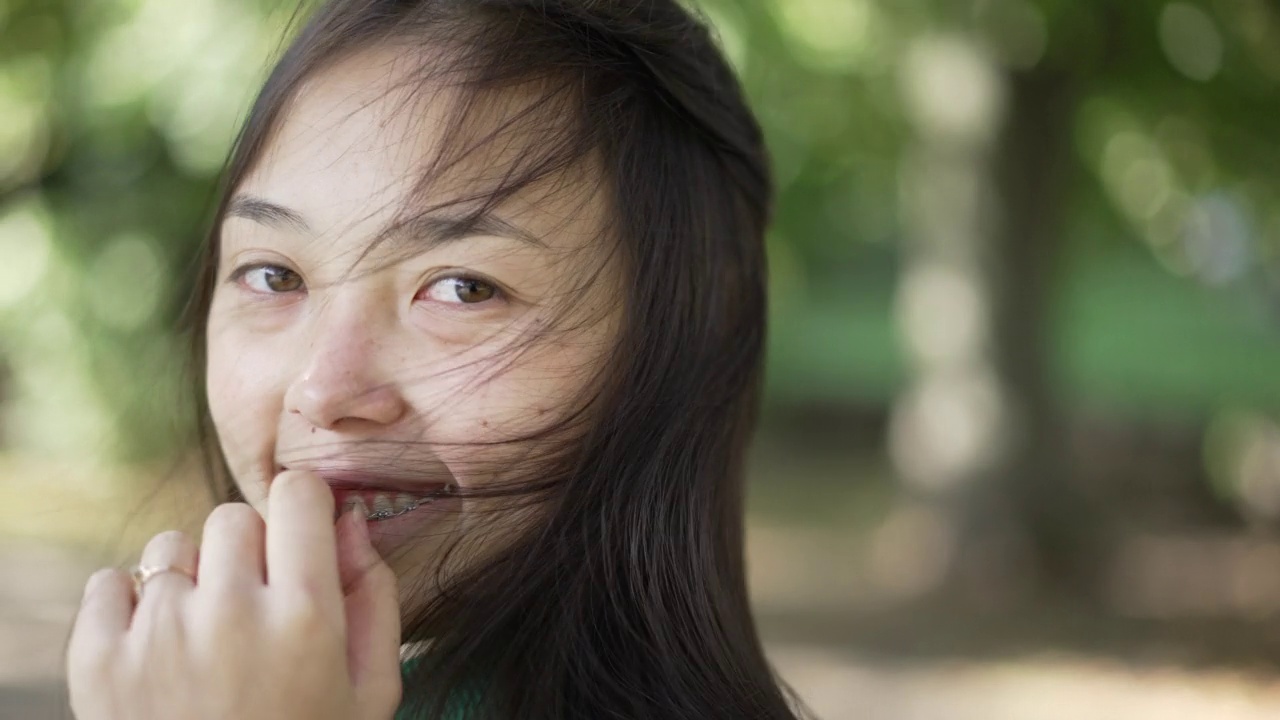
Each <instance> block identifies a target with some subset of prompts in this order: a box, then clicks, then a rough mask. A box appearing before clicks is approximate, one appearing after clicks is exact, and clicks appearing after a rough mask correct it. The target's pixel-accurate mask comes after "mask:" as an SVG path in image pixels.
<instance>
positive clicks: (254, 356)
mask: <svg viewBox="0 0 1280 720" xmlns="http://www.w3.org/2000/svg"><path fill="white" fill-rule="evenodd" d="M207 341H208V362H207V365H206V382H205V391H206V395H207V397H208V401H209V414H210V416H211V417H212V419H213V424H214V428H215V430H216V431H217V434H218V441H219V442H220V443H221V445H222V450H223V453H224V454H225V455H226V457H227V462H228V463H229V464H230V465H231V471H232V473H233V474H234V475H235V476H236V478H237V480H240V479H242V478H243V477H244V473H245V472H248V471H249V470H251V469H252V468H253V467H254V465H255V464H256V463H257V462H258V461H259V458H261V457H262V455H263V453H265V452H267V449H269V447H270V444H271V443H273V442H274V441H275V430H276V423H277V421H278V418H279V414H280V403H281V402H282V400H281V398H282V392H281V390H280V389H279V388H278V387H275V386H276V385H277V383H274V382H273V381H272V379H271V378H272V377H273V375H275V374H276V372H277V370H278V368H277V367H275V366H276V365H278V362H279V361H278V359H276V360H275V361H274V362H273V361H272V359H271V354H270V353H268V352H264V351H262V350H260V349H258V348H256V347H255V345H254V344H252V343H248V342H244V341H243V339H241V338H237V337H235V335H234V333H228V332H223V331H219V330H218V328H216V327H215V326H211V328H210V331H209V333H208V338H207Z"/></svg>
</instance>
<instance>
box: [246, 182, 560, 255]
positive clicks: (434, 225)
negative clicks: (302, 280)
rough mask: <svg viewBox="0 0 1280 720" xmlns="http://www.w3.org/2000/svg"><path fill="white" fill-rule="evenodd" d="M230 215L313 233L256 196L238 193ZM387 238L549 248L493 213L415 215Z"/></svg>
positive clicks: (299, 220) (298, 215)
mask: <svg viewBox="0 0 1280 720" xmlns="http://www.w3.org/2000/svg"><path fill="white" fill-rule="evenodd" d="M226 215H227V217H239V218H244V219H246V220H252V221H254V222H256V223H258V224H260V225H265V226H267V227H270V228H274V229H276V230H284V231H292V232H298V233H307V234H310V233H312V232H313V230H312V229H311V225H310V224H308V223H307V220H306V218H305V217H303V216H302V214H301V213H299V212H298V211H296V210H292V209H290V208H287V207H285V206H283V205H280V204H279V203H274V202H271V201H270V200H267V199H265V198H261V197H257V196H255V195H248V194H243V193H241V194H238V195H236V196H235V197H233V198H232V199H231V202H230V203H228V204H227V213H226ZM380 235H382V236H384V237H391V236H394V237H401V236H407V237H411V238H417V239H426V240H427V241H428V242H429V243H430V244H431V245H433V246H435V245H444V244H447V243H450V242H455V241H457V240H462V239H464V238H467V237H473V236H476V235H495V236H498V237H507V238H511V239H513V240H519V241H520V242H522V243H526V244H529V245H536V246H538V247H546V246H547V244H546V242H545V241H543V239H542V238H540V237H538V236H537V235H535V234H533V233H531V232H529V231H528V230H525V229H524V228H522V227H520V226H518V225H515V224H514V223H511V222H510V221H508V220H504V219H503V218H501V217H498V216H497V215H494V214H493V213H490V212H482V213H479V214H477V213H467V214H463V215H448V214H444V213H432V214H427V215H421V216H419V217H416V218H413V219H411V220H409V221H408V222H406V223H404V224H403V225H402V226H400V227H398V228H395V229H394V230H393V231H392V232H391V233H390V235H386V234H381V233H380Z"/></svg>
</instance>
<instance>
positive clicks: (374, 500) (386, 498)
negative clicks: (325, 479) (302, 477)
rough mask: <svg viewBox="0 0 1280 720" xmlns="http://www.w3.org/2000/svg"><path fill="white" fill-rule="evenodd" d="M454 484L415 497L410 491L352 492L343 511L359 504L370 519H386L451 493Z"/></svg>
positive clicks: (346, 499) (344, 503) (345, 501)
mask: <svg viewBox="0 0 1280 720" xmlns="http://www.w3.org/2000/svg"><path fill="white" fill-rule="evenodd" d="M452 492H453V486H452V485H448V486H445V487H443V488H441V489H440V490H436V491H433V492H432V493H431V494H429V495H424V496H420V497H415V496H413V495H410V494H408V493H354V492H353V493H351V494H350V495H348V496H347V497H346V498H345V499H344V500H343V501H342V510H341V513H346V512H348V511H350V510H351V509H352V508H354V507H356V506H357V504H358V505H359V506H360V508H361V509H363V510H364V511H365V517H366V518H368V519H369V520H386V519H388V518H393V517H396V516H398V515H403V514H405V513H407V512H409V511H411V510H416V509H418V508H419V507H421V506H423V505H427V504H429V503H432V502H434V501H435V500H436V499H437V498H439V497H441V496H445V495H449V494H451V493H452ZM341 513H340V514H341Z"/></svg>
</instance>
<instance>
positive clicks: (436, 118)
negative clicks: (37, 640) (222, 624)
mask: <svg viewBox="0 0 1280 720" xmlns="http://www.w3.org/2000/svg"><path fill="white" fill-rule="evenodd" d="M394 58H395V54H394V53H389V52H385V51H377V52H366V53H363V54H358V55H355V56H353V57H351V58H349V59H347V60H346V61H344V62H342V63H339V64H337V65H335V66H333V67H331V68H330V69H328V70H326V71H324V72H323V73H322V74H320V75H319V76H318V77H316V78H315V79H314V80H313V81H312V82H310V83H308V85H307V86H306V87H305V89H304V91H303V92H302V93H301V94H300V95H299V97H298V99H297V102H295V103H294V104H293V105H291V107H290V110H289V112H288V114H287V115H286V116H285V118H284V120H283V124H282V126H281V127H280V128H279V130H278V132H277V133H276V134H275V135H274V137H273V139H272V140H271V142H270V143H269V144H268V146H267V148H266V149H265V150H264V153H263V155H262V157H261V158H260V159H259V162H258V163H257V165H256V167H255V169H254V170H253V171H252V172H251V173H250V174H249V176H248V177H247V178H246V179H245V180H244V182H243V184H242V185H241V186H240V187H239V188H237V191H238V192H239V193H242V194H248V195H252V196H255V197H259V198H265V199H268V200H270V201H271V202H273V203H277V204H279V205H282V206H285V207H287V208H290V209H291V210H293V211H295V212H296V213H298V214H299V215H301V216H302V217H303V218H305V219H306V222H307V224H308V225H309V227H310V230H311V232H309V233H303V232H298V231H295V230H292V229H282V228H278V227H268V226H267V225H265V224H262V223H259V222H256V221H254V220H252V219H247V218H243V217H228V218H226V219H225V221H224V223H223V232H222V237H221V254H220V258H219V265H220V267H219V277H218V284H217V290H216V292H215V295H214V298H213V302H212V306H211V309H210V314H209V324H208V366H207V370H208V373H207V376H208V385H207V390H208V396H209V405H210V411H211V414H212V417H213V421H214V424H215V427H216V429H217V434H218V439H219V442H220V443H221V446H222V450H223V453H224V455H225V457H226V459H227V463H228V466H229V468H230V470H231V473H232V475H233V476H234V478H235V481H236V483H237V484H238V486H239V487H240V489H241V491H242V492H243V494H244V496H245V498H246V499H247V500H248V502H249V503H250V504H251V505H252V506H253V507H254V508H255V509H257V510H258V512H259V513H260V514H261V515H262V516H263V517H266V516H267V509H266V498H267V488H268V483H269V482H270V480H271V478H272V477H273V475H274V473H275V469H276V466H277V463H278V462H283V463H285V464H289V465H290V466H291V467H294V466H297V465H298V464H305V463H307V462H313V463H314V462H316V461H317V460H318V459H326V458H328V459H332V458H334V457H338V458H348V459H349V458H352V457H357V456H358V457H365V458H367V457H368V453H369V450H367V449H364V448H368V447H370V445H369V443H371V442H376V443H383V442H392V443H413V445H411V446H407V447H413V448H415V451H414V452H422V451H424V450H429V451H430V454H431V456H432V457H433V458H434V459H435V460H437V461H439V462H443V463H444V465H445V466H447V467H448V468H449V470H450V471H451V472H452V473H453V475H454V477H456V479H457V481H458V483H459V484H460V485H463V486H465V487H476V486H480V485H483V484H485V483H487V482H493V481H494V480H496V479H499V478H498V477H497V476H496V475H495V470H500V471H504V472H510V471H512V470H514V471H516V472H518V471H519V470H520V469H521V468H519V467H515V468H512V467H510V466H511V465H512V464H513V463H514V458H517V457H525V456H528V455H529V450H530V448H529V446H527V445H502V444H497V445H492V444H487V443H493V442H495V441H497V442H501V441H504V440H509V439H510V438H513V437H520V436H523V435H526V434H529V433H532V432H535V431H537V430H538V429H539V428H543V427H546V426H547V425H548V424H550V423H554V422H556V421H557V420H558V419H560V418H562V417H563V413H564V412H568V411H570V409H571V405H572V404H571V402H570V400H571V399H573V398H575V397H577V396H578V395H579V394H580V393H581V392H582V391H583V390H584V388H585V386H586V385H587V384H588V383H590V382H593V378H594V376H595V373H596V372H597V371H598V369H599V368H600V367H601V366H602V364H603V361H604V354H605V352H606V351H607V348H608V347H609V344H610V339H611V338H612V337H613V335H614V333H615V332H616V328H617V317H616V312H617V311H616V309H615V306H617V305H619V303H617V302H616V293H617V292H619V289H618V288H619V287H620V283H614V282H612V281H611V280H608V278H612V277H613V276H614V275H613V274H612V273H605V274H602V275H600V277H602V278H606V280H599V281H597V282H596V284H595V285H594V286H593V287H592V288H591V289H590V291H589V292H588V293H587V294H586V296H585V297H584V298H583V299H582V300H581V301H578V302H575V304H573V305H572V306H566V305H565V304H564V303H563V302H562V301H561V298H562V297H564V296H565V292H564V291H565V289H566V288H574V287H576V286H577V283H580V282H581V279H582V278H583V277H585V276H586V274H585V269H586V268H588V267H591V266H592V264H593V263H599V262H602V258H603V257H604V254H603V253H602V252H601V251H600V248H599V247H598V245H599V244H600V242H601V241H600V239H599V237H600V228H601V226H602V224H603V222H602V218H603V214H604V212H605V210H604V208H605V201H604V199H603V197H601V196H600V195H599V194H597V192H596V191H595V190H592V189H588V186H587V185H586V184H585V183H586V180H585V177H586V176H588V175H590V173H586V172H582V171H579V172H578V173H577V178H578V179H570V180H564V179H557V181H558V184H557V185H556V187H559V188H568V189H569V190H572V192H565V191H557V192H556V193H555V194H548V189H547V188H537V187H534V188H529V189H528V190H527V191H525V192H522V193H521V194H519V195H518V196H516V197H515V198H513V199H511V200H510V201H507V202H504V203H503V205H502V206H500V207H499V208H498V213H500V214H501V215H502V217H503V218H504V219H505V220H507V221H508V222H510V223H511V224H513V225H517V226H519V227H520V228H522V229H523V230H526V231H527V232H529V233H531V234H533V235H535V236H538V237H540V238H541V239H542V241H543V242H544V244H545V246H544V247H538V246H534V245H531V244H529V243H526V242H521V241H519V240H516V239H512V238H508V237H500V236H482V237H473V238H468V239H465V240H461V241H458V242H453V243H448V244H444V245H442V246H440V247H438V248H435V249H432V250H430V251H428V252H425V253H423V254H421V255H418V256H415V257H411V258H407V259H404V258H403V257H401V258H400V261H398V262H394V263H391V264H387V263H385V262H384V263H383V265H386V266H385V267H381V268H380V269H378V270H377V271H375V272H371V273H356V274H355V275H354V276H352V277H348V276H346V275H345V274H344V270H345V269H346V268H349V267H350V264H349V263H350V259H351V258H354V257H357V256H359V254H360V253H361V252H362V251H363V250H364V249H365V248H366V247H367V246H368V243H369V240H370V239H371V238H372V237H374V236H375V235H376V233H377V231H378V230H379V229H380V228H381V227H382V226H383V225H384V224H386V223H387V222H388V221H389V220H390V219H391V218H392V217H393V216H394V215H395V214H396V212H397V211H399V210H400V209H401V208H402V207H403V206H404V205H405V204H406V203H407V202H409V191H410V189H411V187H412V185H413V182H414V180H415V179H416V177H417V174H416V173H417V171H418V168H419V167H420V165H421V164H422V163H424V162H426V161H427V160H428V159H429V158H430V157H431V156H432V154H433V153H434V152H435V151H436V150H437V147H436V145H435V144H436V143H437V142H438V139H439V132H440V130H439V128H440V122H441V117H443V113H444V112H445V111H446V110H447V109H448V103H447V96H445V94H444V93H439V94H438V97H437V98H436V99H434V100H433V103H428V104H427V105H426V106H425V107H424V106H423V105H422V104H415V103H405V104H402V103H401V102H400V100H401V99H402V96H401V95H399V94H398V92H399V91H394V92H390V93H388V87H389V85H390V84H391V83H392V82H393V81H394V79H395V71H394V67H393V65H392V64H391V61H392V60H394ZM405 108H410V109H411V110H414V109H416V110H414V111H417V112H420V113H423V114H422V115H419V116H418V117H416V118H414V120H415V122H413V123H412V124H411V123H409V122H408V119H407V118H404V117H402V115H403V113H405V112H406V110H405ZM406 128H410V129H412V132H411V133H408V134H406V133H405V129H406ZM491 160H492V158H489V159H488V160H487V161H486V163H483V164H482V165H485V166H483V167H474V165H476V163H471V164H468V163H465V162H464V163H463V164H462V165H461V166H460V167H461V168H462V170H463V171H462V172H459V173H455V175H456V177H448V178H445V179H443V180H442V181H441V182H439V183H437V184H436V186H433V192H435V193H437V194H438V195H442V196H447V195H448V194H449V193H451V192H452V193H454V194H459V193H465V192H467V191H468V188H469V187H474V183H473V182H472V180H471V177H475V176H484V177H493V176H494V170H493V167H491V166H488V165H487V163H488V162H489V161H491ZM468 169H470V170H471V171H472V172H471V175H470V176H468V173H467V172H465V171H466V170H468ZM468 183H472V185H471V186H469V185H468ZM596 185H597V184H595V183H593V184H592V185H591V187H595V186H596ZM548 187H550V186H548ZM374 254H375V255H376V254H377V251H375V253H374ZM378 260H384V258H378V257H371V258H370V261H371V262H373V261H378ZM254 263H259V264H261V263H270V264H271V265H272V266H279V267H283V268H287V269H288V270H289V271H291V272H294V273H296V274H297V275H298V276H300V277H301V281H302V283H301V284H302V285H305V290H304V291H300V292H292V293H273V292H271V291H269V288H266V289H267V290H268V291H267V292H263V290H264V288H265V287H266V286H263V284H262V278H264V277H266V275H264V274H263V272H261V271H254V272H253V273H250V274H248V275H245V276H244V277H243V278H241V279H240V280H239V281H235V280H232V279H230V275H231V274H232V273H233V272H235V271H236V269H237V268H239V267H245V266H249V265H252V264H254ZM448 272H455V273H462V274H467V273H473V274H475V275H476V276H478V277H480V278H482V279H486V281H491V282H493V283H494V284H496V285H497V286H499V288H500V289H501V291H502V297H501V298H495V299H489V300H485V301H484V302H482V303H476V304H474V305H468V304H466V303H464V302H461V301H460V300H459V298H458V295H457V293H456V291H453V294H452V295H451V294H450V293H451V288H453V287H454V286H453V285H450V282H451V281H449V280H448V279H447V278H443V277H442V276H443V274H444V273H448ZM566 312H567V313H568V314H567V315H564V313H566ZM584 319H585V320H586V321H585V322H584ZM558 322H563V323H564V325H563V327H572V328H573V331H572V333H565V334H563V335H561V336H555V337H554V341H553V342H547V343H535V344H534V345H533V346H532V347H530V348H522V349H521V353H520V354H519V356H518V360H517V361H515V362H514V363H511V364H507V363H504V362H502V361H501V358H502V352H503V350H504V348H506V347H508V346H509V345H510V344H511V343H512V342H514V341H516V340H519V339H520V338H521V337H522V332H523V331H526V330H528V329H530V328H541V327H547V326H551V327H556V325H555V323H558ZM495 357H496V358H498V362H496V363H495V362H494V358H495ZM498 366H500V367H501V370H500V371H496V374H495V369H494V368H495V367H498ZM548 408H557V409H561V410H562V411H563V412H559V413H553V412H551V411H550V410H549V409H548ZM376 447H384V446H383V445H377V446H376ZM385 447H394V446H385ZM356 453H363V454H362V455H356ZM412 456H413V453H389V454H387V455H386V456H385V457H380V458H379V459H378V461H379V464H380V465H382V466H383V467H380V468H379V469H380V470H382V469H384V468H385V466H386V465H387V464H390V465H392V466H395V467H396V470H397V472H403V473H405V474H408V475H410V476H412V474H413V471H414V463H413V457H412ZM397 463H398V464H399V465H397ZM463 514H464V515H465V514H466V513H465V509H464V513H463ZM439 525H440V527H435V528H433V530H432V531H431V532H430V533H429V536H428V537H424V538H422V539H421V540H419V541H417V542H415V543H414V544H413V546H412V548H411V549H410V550H409V551H406V552H397V553H394V554H392V555H391V556H389V557H388V561H389V563H390V564H391V566H392V569H393V570H395V571H396V573H397V574H398V575H401V576H404V575H405V574H406V573H408V572H410V570H412V572H413V573H414V574H415V576H419V577H428V576H429V573H430V568H431V567H432V566H433V563H434V562H435V559H436V558H437V557H438V553H439V551H440V548H441V545H442V544H443V543H444V542H446V541H447V539H448V537H449V535H450V533H455V532H457V531H458V529H459V528H461V527H464V526H465V525H464V523H461V522H460V520H459V518H457V517H454V518H452V519H442V520H441V521H440V522H439ZM411 585H413V586H415V587H418V586H419V584H418V583H411Z"/></svg>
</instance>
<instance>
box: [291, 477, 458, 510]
mask: <svg viewBox="0 0 1280 720" xmlns="http://www.w3.org/2000/svg"><path fill="white" fill-rule="evenodd" d="M288 469H289V468H288V467H286V466H284V465H279V466H277V468H276V474H279V473H281V472H284V471H285V470H288ZM312 472H314V473H315V474H317V475H319V476H320V477H321V479H323V480H324V481H325V483H326V484H327V485H328V486H329V489H330V491H332V492H333V507H334V520H337V519H338V518H340V517H342V515H343V514H345V513H347V512H349V511H350V510H351V509H352V508H354V507H356V506H357V505H360V504H363V505H364V508H365V518H366V519H368V521H369V522H381V521H384V520H390V519H392V518H397V517H400V516H402V515H408V514H409V513H411V512H413V511H414V510H418V509H420V508H422V507H424V506H427V505H430V504H432V503H434V502H436V501H438V500H443V499H446V498H451V497H454V496H455V495H456V493H457V489H458V486H457V485H456V484H454V483H452V482H421V481H418V482H406V481H397V480H393V479H391V478H387V477H382V476H378V475H374V474H371V473H365V472H354V471H350V470H336V469H324V468H317V469H314V470H312Z"/></svg>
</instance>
